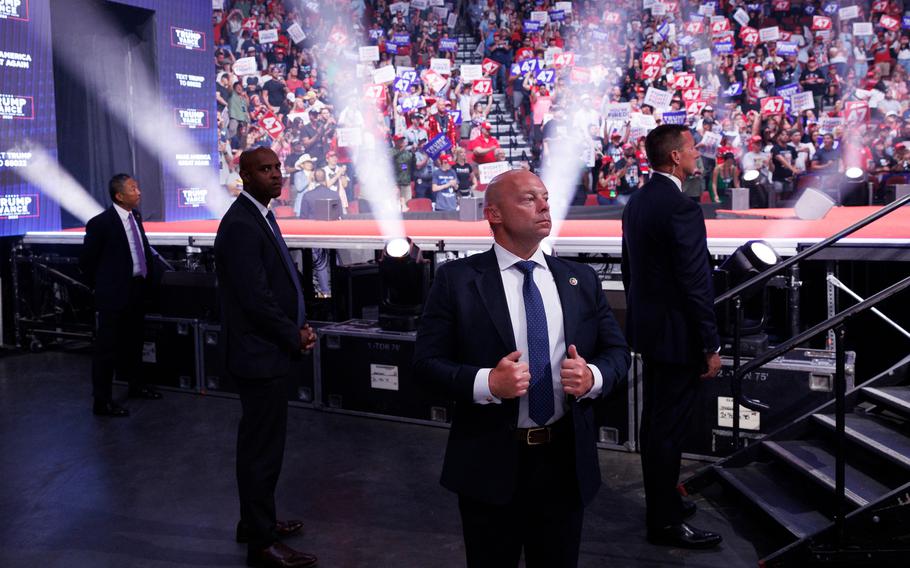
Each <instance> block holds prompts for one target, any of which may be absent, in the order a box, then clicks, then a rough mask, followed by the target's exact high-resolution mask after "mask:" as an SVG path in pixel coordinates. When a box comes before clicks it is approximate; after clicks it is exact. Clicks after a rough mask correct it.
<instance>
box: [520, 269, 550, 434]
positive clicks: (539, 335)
mask: <svg viewBox="0 0 910 568" xmlns="http://www.w3.org/2000/svg"><path fill="white" fill-rule="evenodd" d="M515 266H517V267H518V269H519V270H521V271H522V272H523V273H524V276H525V281H524V285H523V286H522V294H523V295H524V300H525V317H526V318H527V320H528V368H529V369H530V372H531V386H530V387H528V417H529V418H530V419H531V420H533V421H534V422H536V423H537V424H538V425H540V426H544V425H546V423H547V420H549V419H550V417H551V416H553V412H554V408H553V406H554V402H553V368H552V367H551V366H550V337H549V332H548V329H549V328H548V327H547V313H546V312H545V311H544V308H543V298H541V296H540V290H538V289H537V285H536V284H535V283H534V267H535V266H537V263H536V262H534V261H532V260H521V261H518V262H516V263H515Z"/></svg>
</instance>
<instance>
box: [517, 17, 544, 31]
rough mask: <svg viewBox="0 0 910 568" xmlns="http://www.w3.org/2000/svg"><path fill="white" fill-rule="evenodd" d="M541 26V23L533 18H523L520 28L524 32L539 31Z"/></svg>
mask: <svg viewBox="0 0 910 568" xmlns="http://www.w3.org/2000/svg"><path fill="white" fill-rule="evenodd" d="M541 27H542V26H541V23H540V22H537V21H534V20H525V21H524V22H523V23H522V30H524V33H526V34H531V33H535V32H539V31H540V28H541Z"/></svg>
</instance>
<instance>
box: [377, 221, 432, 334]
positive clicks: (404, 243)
mask: <svg viewBox="0 0 910 568" xmlns="http://www.w3.org/2000/svg"><path fill="white" fill-rule="evenodd" d="M429 284H430V263H429V262H427V261H426V260H425V259H424V258H423V255H421V254H420V248H418V247H417V245H415V244H414V243H413V242H412V241H411V239H409V238H395V239H392V240H390V241H389V242H388V243H387V244H386V246H385V248H384V249H383V251H382V257H381V258H380V259H379V327H380V328H382V329H384V330H386V331H414V330H416V329H417V324H418V323H419V322H420V315H421V313H423V304H424V302H425V301H426V297H427V290H428V289H429Z"/></svg>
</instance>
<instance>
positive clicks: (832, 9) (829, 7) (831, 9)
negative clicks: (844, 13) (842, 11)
mask: <svg viewBox="0 0 910 568" xmlns="http://www.w3.org/2000/svg"><path fill="white" fill-rule="evenodd" d="M838 8H840V6H839V5H838V4H837V2H828V3H827V4H825V13H826V14H828V15H829V16H833V15H834V14H835V13H837V9H838Z"/></svg>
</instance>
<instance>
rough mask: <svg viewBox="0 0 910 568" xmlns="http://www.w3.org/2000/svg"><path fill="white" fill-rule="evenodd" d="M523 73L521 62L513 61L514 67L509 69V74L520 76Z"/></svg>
mask: <svg viewBox="0 0 910 568" xmlns="http://www.w3.org/2000/svg"><path fill="white" fill-rule="evenodd" d="M521 74H522V73H521V64H520V63H513V64H512V67H511V68H510V69H509V75H511V76H512V77H518V76H519V75H521Z"/></svg>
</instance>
